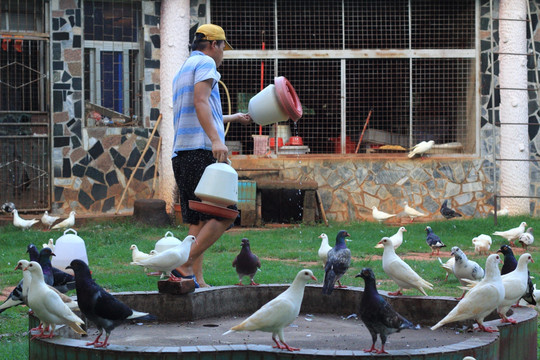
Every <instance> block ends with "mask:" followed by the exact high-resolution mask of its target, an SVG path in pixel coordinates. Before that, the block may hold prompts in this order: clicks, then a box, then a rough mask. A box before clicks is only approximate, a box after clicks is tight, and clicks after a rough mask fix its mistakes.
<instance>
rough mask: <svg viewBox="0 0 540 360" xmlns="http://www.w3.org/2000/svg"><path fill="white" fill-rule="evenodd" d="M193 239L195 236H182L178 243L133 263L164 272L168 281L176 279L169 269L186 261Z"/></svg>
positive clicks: (171, 269)
mask: <svg viewBox="0 0 540 360" xmlns="http://www.w3.org/2000/svg"><path fill="white" fill-rule="evenodd" d="M195 241H196V240H195V236H193V235H188V236H186V237H185V238H184V240H183V241H182V243H181V244H180V245H177V246H175V247H172V248H169V249H167V250H165V251H163V252H160V253H158V254H156V255H154V256H150V257H147V258H146V259H140V260H137V261H134V262H133V265H139V266H142V267H145V268H150V269H153V270H156V271H162V272H165V273H167V274H169V280H170V281H178V280H179V279H178V278H177V277H176V276H174V275H172V274H171V271H173V270H174V269H176V268H177V267H179V266H181V265H183V264H184V263H185V262H186V261H188V258H189V252H190V250H191V245H192V244H193V243H194V242H195Z"/></svg>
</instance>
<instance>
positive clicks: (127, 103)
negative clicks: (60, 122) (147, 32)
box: [84, 0, 142, 125]
mask: <svg viewBox="0 0 540 360" xmlns="http://www.w3.org/2000/svg"><path fill="white" fill-rule="evenodd" d="M140 21H141V3H140V2H138V1H125V2H118V1H99V0H95V1H85V2H84V39H85V41H84V83H85V86H84V96H85V99H86V110H87V115H86V120H87V124H88V125H93V123H95V124H96V125H102V124H103V125H107V124H111V123H113V122H115V123H116V122H118V123H120V124H126V123H132V124H134V125H138V124H139V120H138V119H140V118H141V96H140V92H141V81H140V79H141V75H140V74H141V66H142V65H141V60H140V57H141V51H140V46H139V42H140V36H141V23H140ZM96 114H97V115H96Z"/></svg>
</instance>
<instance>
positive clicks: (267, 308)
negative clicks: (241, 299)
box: [223, 269, 317, 351]
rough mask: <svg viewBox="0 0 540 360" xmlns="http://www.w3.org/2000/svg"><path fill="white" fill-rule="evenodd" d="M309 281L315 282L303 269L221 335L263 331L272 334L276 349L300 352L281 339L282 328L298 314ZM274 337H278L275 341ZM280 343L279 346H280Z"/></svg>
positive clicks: (309, 272) (311, 274) (313, 277)
mask: <svg viewBox="0 0 540 360" xmlns="http://www.w3.org/2000/svg"><path fill="white" fill-rule="evenodd" d="M309 280H314V281H317V278H315V276H313V273H312V272H311V270H308V269H304V270H301V271H299V272H298V274H297V275H296V277H295V278H294V281H293V282H292V284H291V286H290V287H289V288H288V289H287V290H285V291H284V292H282V293H281V294H280V295H278V296H277V297H276V298H274V299H273V300H270V301H269V302H267V303H266V304H265V305H263V306H262V307H261V308H260V309H259V310H257V311H256V312H255V313H253V315H251V316H250V317H248V318H247V319H246V320H244V321H243V322H242V323H240V324H238V325H236V326H233V327H232V328H231V329H230V330H229V331H226V332H225V333H223V335H227V334H229V333H234V332H236V331H256V330H259V331H265V332H271V333H272V340H274V342H275V343H276V346H274V347H276V348H278V349H287V350H289V351H295V350H300V349H297V348H292V347H290V346H289V345H287V343H285V339H284V337H283V328H285V327H286V326H289V325H290V324H292V322H293V321H294V320H295V319H296V317H297V316H298V314H299V313H300V306H301V305H302V299H303V298H304V289H305V287H306V283H307V282H308V281H309ZM276 336H277V337H279V341H278V339H276ZM280 342H281V344H280Z"/></svg>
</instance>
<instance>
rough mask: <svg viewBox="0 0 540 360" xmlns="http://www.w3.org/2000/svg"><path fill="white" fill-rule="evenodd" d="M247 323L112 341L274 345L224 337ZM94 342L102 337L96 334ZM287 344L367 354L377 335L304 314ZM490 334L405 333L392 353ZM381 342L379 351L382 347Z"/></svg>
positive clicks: (129, 334)
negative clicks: (97, 336) (366, 350)
mask: <svg viewBox="0 0 540 360" xmlns="http://www.w3.org/2000/svg"><path fill="white" fill-rule="evenodd" d="M242 320H244V318H233V317H223V318H209V319H204V320H200V321H194V322H186V323H173V324H159V325H158V324H139V325H137V324H133V325H132V324H126V325H122V326H119V327H118V328H116V329H115V330H114V331H113V332H112V335H111V337H110V342H111V344H114V345H124V346H145V345H148V346H199V345H232V344H257V345H268V346H272V345H274V343H273V341H272V339H271V334H270V333H266V332H260V331H255V332H249V331H246V332H237V333H231V334H228V335H223V333H224V332H226V331H227V330H228V329H229V328H231V327H232V326H234V325H237V324H239V323H240V322H242ZM88 335H89V336H88V339H89V340H93V339H94V338H95V336H96V335H97V331H96V330H95V329H92V328H90V329H89V331H88ZM284 335H285V341H286V342H287V343H288V344H289V345H290V346H291V347H298V348H302V349H317V350H324V349H328V350H331V349H334V350H363V349H365V348H369V347H371V335H370V334H369V331H368V330H367V329H366V327H365V326H364V324H363V323H362V321H361V320H360V319H359V318H356V317H355V316H349V318H348V319H347V318H342V317H340V316H337V315H326V314H300V315H299V316H298V318H297V319H296V320H295V321H294V322H293V324H291V326H289V327H287V328H285V329H284ZM489 336H490V334H487V333H478V332H475V333H470V332H463V333H462V332H460V331H457V330H456V329H450V328H442V329H438V330H437V331H431V330H430V329H429V327H428V326H422V327H421V328H420V329H419V330H408V329H407V330H403V331H401V332H399V333H394V334H391V335H390V336H389V337H388V340H387V342H386V346H385V349H386V350H405V349H407V350H409V349H425V348H435V347H439V346H444V345H449V344H455V343H459V342H462V341H465V340H466V339H470V338H485V337H489ZM380 345H381V343H380V339H377V343H376V347H378V348H379V347H380Z"/></svg>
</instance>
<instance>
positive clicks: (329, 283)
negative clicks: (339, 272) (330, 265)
mask: <svg viewBox="0 0 540 360" xmlns="http://www.w3.org/2000/svg"><path fill="white" fill-rule="evenodd" d="M335 283H336V273H335V272H334V271H333V270H329V271H328V272H327V273H326V276H325V277H324V284H323V288H322V293H323V294H325V295H330V294H331V293H332V291H334V285H335Z"/></svg>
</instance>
